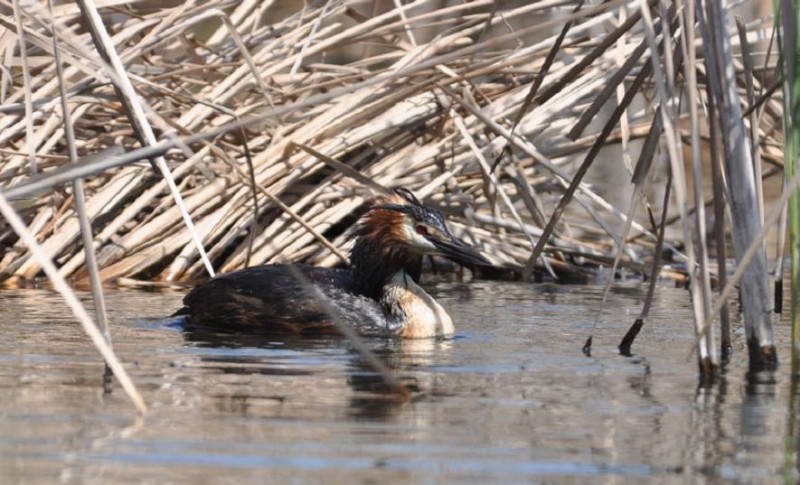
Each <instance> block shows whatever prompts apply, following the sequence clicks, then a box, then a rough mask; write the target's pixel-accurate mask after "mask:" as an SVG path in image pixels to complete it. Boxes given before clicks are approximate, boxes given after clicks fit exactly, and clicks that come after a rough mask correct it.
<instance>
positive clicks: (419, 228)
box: [416, 226, 428, 236]
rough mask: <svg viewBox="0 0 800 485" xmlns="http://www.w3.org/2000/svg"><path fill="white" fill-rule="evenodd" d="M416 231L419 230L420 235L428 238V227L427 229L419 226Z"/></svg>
mask: <svg viewBox="0 0 800 485" xmlns="http://www.w3.org/2000/svg"><path fill="white" fill-rule="evenodd" d="M416 229H417V234H420V235H422V236H427V235H428V228H427V227H425V226H417V227H416Z"/></svg>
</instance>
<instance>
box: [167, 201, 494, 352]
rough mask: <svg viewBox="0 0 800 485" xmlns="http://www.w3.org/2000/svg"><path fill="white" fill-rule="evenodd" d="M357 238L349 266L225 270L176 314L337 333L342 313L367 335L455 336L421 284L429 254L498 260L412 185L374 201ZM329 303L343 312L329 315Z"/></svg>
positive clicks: (192, 319) (465, 260)
mask: <svg viewBox="0 0 800 485" xmlns="http://www.w3.org/2000/svg"><path fill="white" fill-rule="evenodd" d="M355 236H356V239H355V243H354V245H353V248H352V250H351V251H350V261H351V266H350V267H349V268H340V269H330V268H321V267H314V266H308V265H302V264H293V265H283V264H270V265H266V266H259V267H253V268H248V269H244V270H240V271H235V272H232V273H228V274H224V275H220V276H217V277H216V278H214V279H212V280H210V281H209V282H207V283H204V284H202V285H199V286H197V287H195V288H194V289H193V290H192V291H191V292H189V294H187V295H186V297H185V298H184V299H183V303H184V307H183V308H181V309H180V310H178V311H177V312H176V313H175V315H186V316H187V319H188V322H187V323H188V325H189V326H195V327H205V328H215V329H225V328H230V329H236V330H245V329H248V328H249V329H254V330H260V331H267V332H284V333H286V332H290V333H298V334H316V333H337V331H336V327H335V325H334V323H333V321H332V320H331V319H332V318H338V319H341V320H344V323H345V324H347V325H351V326H352V327H353V328H354V329H355V330H356V331H357V332H358V333H360V334H362V335H381V336H395V337H402V338H425V337H438V336H450V335H452V334H453V330H454V329H453V321H452V319H451V318H450V315H448V314H447V312H446V311H445V309H444V308H442V306H441V305H440V304H439V303H438V302H437V301H436V300H434V299H433V297H431V296H430V295H429V294H428V293H426V292H425V290H423V289H422V288H421V287H420V286H419V285H418V283H419V278H420V273H421V271H422V257H423V256H424V255H426V254H430V255H439V256H445V257H447V258H449V259H451V260H453V261H455V262H457V263H461V264H467V265H470V264H476V265H490V264H491V263H489V261H488V260H486V258H484V257H483V256H481V255H480V254H479V253H478V252H477V251H476V250H474V249H473V248H471V247H470V246H468V245H466V244H465V243H464V242H462V241H460V240H459V239H457V238H456V237H455V236H453V235H452V234H451V233H450V231H449V230H448V228H447V225H446V224H445V221H444V217H442V214H441V213H440V212H439V211H438V210H436V209H432V208H430V207H427V206H425V205H423V204H422V203H421V202H420V201H419V200H418V199H417V198H416V197H415V196H414V194H412V193H411V192H410V191H408V190H406V189H396V190H395V191H394V194H393V195H391V196H388V197H381V198H378V199H376V200H374V201H373V202H372V207H371V208H370V209H369V210H368V211H367V212H366V214H364V215H363V216H362V217H361V219H360V220H359V222H358V226H357V229H356V232H355ZM297 272H300V273H301V274H302V275H303V277H304V278H303V279H305V280H306V281H298V278H297V277H296V276H297ZM309 283H310V284H313V285H314V286H316V288H317V289H319V290H320V291H321V293H322V294H323V295H324V297H325V298H326V300H327V302H320V301H319V300H320V298H318V296H319V292H316V291H314V290H313V289H311V288H309V287H308V285H309ZM329 305H333V306H335V309H336V312H335V313H336V314H337V315H335V316H331V315H329V312H328V311H327V310H328V309H329V308H330V306H329Z"/></svg>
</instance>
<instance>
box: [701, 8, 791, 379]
mask: <svg viewBox="0 0 800 485" xmlns="http://www.w3.org/2000/svg"><path fill="white" fill-rule="evenodd" d="M696 5H698V7H697V10H696V11H697V17H698V19H699V20H700V26H701V31H702V32H703V40H704V42H703V48H704V51H705V57H706V66H707V67H708V75H709V76H708V77H709V84H710V85H711V88H712V92H713V95H714V100H715V104H716V107H717V114H718V115H719V118H720V125H719V126H720V131H721V135H722V140H723V145H724V147H725V155H724V157H723V161H724V164H725V175H726V177H727V178H726V180H727V182H728V194H729V195H730V203H731V216H732V219H733V224H732V226H731V231H732V233H733V243H734V244H733V246H734V251H735V253H736V261H737V263H738V264H739V266H740V267H741V266H742V257H743V256H744V254H745V252H746V250H747V248H748V247H750V245H751V243H752V242H753V241H754V240H755V239H756V236H757V234H758V233H759V232H760V231H761V227H762V224H761V215H760V213H759V209H758V207H759V203H758V201H757V200H756V184H755V174H754V173H753V161H752V155H753V152H752V150H751V148H750V140H749V138H748V137H747V132H746V129H745V126H744V121H743V119H742V110H741V106H740V98H739V95H738V92H737V81H736V77H735V73H734V72H733V66H734V62H733V54H732V52H731V43H730V38H729V33H728V16H727V12H726V9H725V8H724V6H723V5H722V2H721V0H709V1H708V2H707V7H708V12H707V14H706V12H703V10H702V7H701V6H700V2H699V1H698V2H697V3H696ZM759 175H760V174H759ZM741 295H742V307H743V311H744V324H745V333H746V335H747V347H748V354H749V363H750V369H751V370H770V369H774V368H776V367H777V364H778V356H777V353H776V351H775V343H774V340H773V334H772V322H771V317H770V315H771V313H772V312H771V308H770V306H769V305H770V301H771V296H772V295H771V292H770V291H769V280H768V269H767V261H766V254H765V252H764V250H763V248H761V250H760V251H756V253H755V254H754V255H753V261H752V262H751V263H750V264H749V265H748V266H747V271H746V273H745V275H744V277H743V279H742V288H741Z"/></svg>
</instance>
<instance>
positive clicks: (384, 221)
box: [359, 188, 491, 265]
mask: <svg viewBox="0 0 800 485" xmlns="http://www.w3.org/2000/svg"><path fill="white" fill-rule="evenodd" d="M359 235H360V236H361V237H363V238H366V239H368V240H370V242H372V243H373V244H374V245H376V246H379V247H381V248H383V249H384V251H385V252H386V253H387V255H388V253H398V252H399V253H407V254H409V255H415V256H421V255H425V254H430V255H436V256H444V257H446V258H448V259H451V260H453V261H455V262H457V263H462V264H478V265H491V263H490V262H489V261H488V260H487V259H486V258H484V257H483V256H482V255H481V254H480V253H479V252H478V251H476V250H475V249H473V248H472V247H471V246H469V245H467V244H466V243H464V242H463V241H461V240H460V239H458V238H457V237H455V236H454V235H453V234H452V233H451V232H450V230H449V229H448V228H447V223H446V222H445V220H444V216H442V213H441V212H439V211H438V210H436V209H433V208H431V207H428V206H425V205H423V204H422V202H420V201H419V199H417V197H416V196H415V195H414V194H413V193H411V191H410V190H407V189H403V188H398V189H395V190H394V194H393V195H392V196H390V197H384V198H381V199H378V200H377V201H376V202H375V203H374V205H373V207H372V208H371V209H370V210H369V211H368V212H367V213H366V214H365V215H364V216H363V217H362V219H361V230H360V231H359Z"/></svg>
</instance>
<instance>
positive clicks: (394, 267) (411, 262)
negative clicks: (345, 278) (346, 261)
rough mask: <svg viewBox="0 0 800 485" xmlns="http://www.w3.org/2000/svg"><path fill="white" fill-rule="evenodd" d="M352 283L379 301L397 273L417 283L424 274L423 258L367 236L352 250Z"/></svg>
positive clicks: (357, 241)
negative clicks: (379, 242)
mask: <svg viewBox="0 0 800 485" xmlns="http://www.w3.org/2000/svg"><path fill="white" fill-rule="evenodd" d="M350 261H351V264H352V267H353V280H354V281H355V284H356V287H357V289H358V291H359V293H361V294H363V295H364V296H367V297H369V298H372V299H375V300H379V299H380V298H381V297H382V296H383V291H384V287H385V286H386V285H387V283H388V282H389V281H390V280H391V279H392V278H393V277H395V276H396V275H397V274H398V273H401V272H404V273H405V274H406V275H408V276H409V277H411V279H413V280H414V282H415V283H418V282H419V279H420V274H421V273H422V256H421V255H419V254H415V253H412V252H410V251H408V250H407V249H405V248H402V247H399V246H398V245H389V246H386V245H380V244H378V243H377V242H375V241H373V240H372V239H370V238H368V237H364V236H361V237H359V238H358V239H356V242H355V245H354V246H353V249H352V250H351V251H350Z"/></svg>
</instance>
